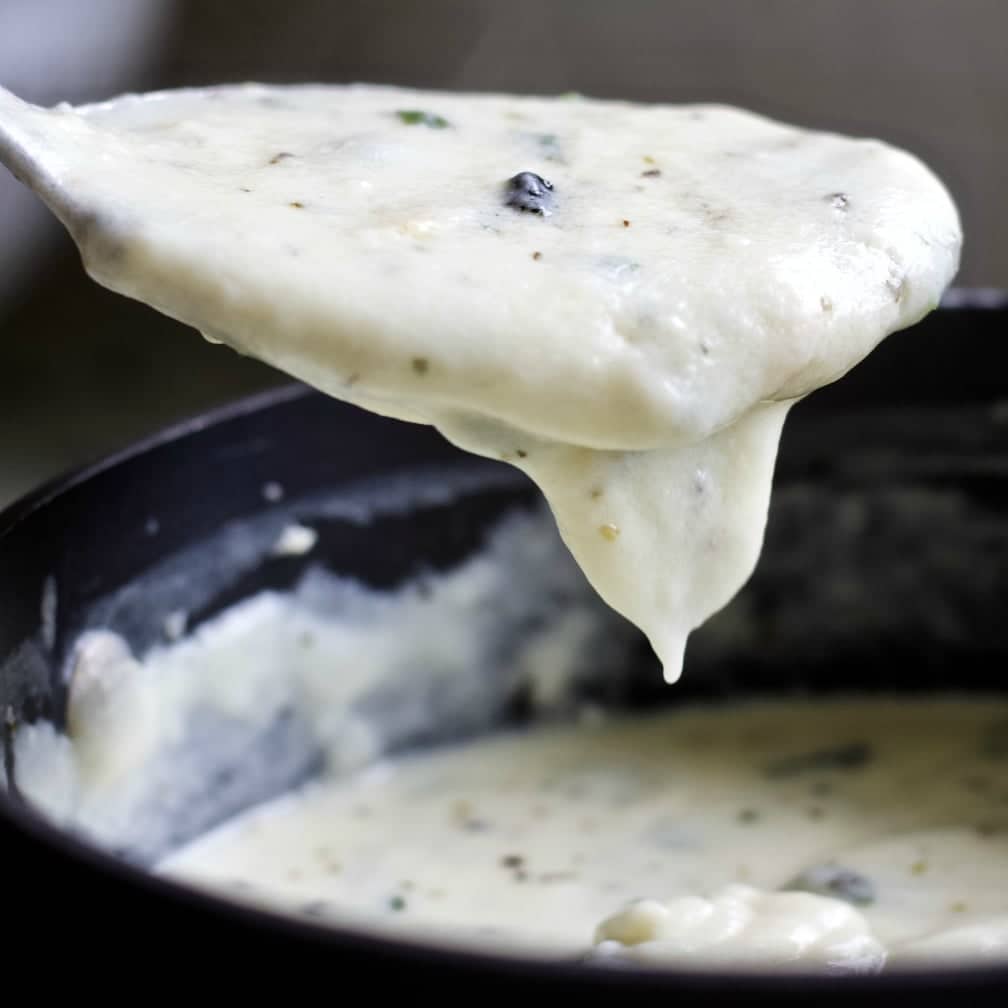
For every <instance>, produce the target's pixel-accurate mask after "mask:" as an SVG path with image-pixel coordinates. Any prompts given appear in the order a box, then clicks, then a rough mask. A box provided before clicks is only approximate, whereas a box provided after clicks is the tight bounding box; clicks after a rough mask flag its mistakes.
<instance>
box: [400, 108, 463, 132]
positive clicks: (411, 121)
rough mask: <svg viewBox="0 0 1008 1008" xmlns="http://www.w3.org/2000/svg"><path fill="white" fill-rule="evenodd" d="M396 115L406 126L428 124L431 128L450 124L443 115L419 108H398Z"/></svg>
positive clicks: (442, 127)
mask: <svg viewBox="0 0 1008 1008" xmlns="http://www.w3.org/2000/svg"><path fill="white" fill-rule="evenodd" d="M396 115H397V116H399V118H400V120H401V121H402V122H404V123H406V125H407V126H429V127H430V128H431V129H444V128H445V127H446V126H450V125H451V123H449V122H448V120H447V119H445V118H444V116H439V115H436V114H435V113H433V112H422V111H421V110H420V109H399V110H398V111H397V112H396Z"/></svg>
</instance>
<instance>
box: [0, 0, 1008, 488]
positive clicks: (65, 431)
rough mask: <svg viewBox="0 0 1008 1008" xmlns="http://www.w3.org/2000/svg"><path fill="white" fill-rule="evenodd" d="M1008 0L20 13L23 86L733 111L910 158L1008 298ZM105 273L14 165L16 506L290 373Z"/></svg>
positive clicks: (336, 2) (4, 23)
mask: <svg viewBox="0 0 1008 1008" xmlns="http://www.w3.org/2000/svg"><path fill="white" fill-rule="evenodd" d="M1006 39H1008V0H620V2H618V3H617V2H613V0H507V2H501V0H496V2H495V0H329V2H326V0H286V2H284V3H280V2H278V0H0V84H3V85H4V86H6V87H8V88H10V89H12V90H14V91H16V92H17V93H19V94H21V95H22V96H23V97H25V98H28V99H30V100H33V101H37V102H41V103H44V104H51V103H54V102H56V101H60V100H67V101H71V102H81V101H90V100H95V99H100V98H104V97H109V96H111V95H113V94H115V93H118V92H121V91H124V90H145V89H149V88H154V87H169V86H173V85H183V84H205V83H215V82H222V81H236V80H250V79H257V80H263V81H305V80H316V81H348V80H367V81H387V82H393V83H400V84H412V85H417V86H428V87H461V88H473V89H499V90H513V91H536V92H553V93H555V92H562V91H569V90H576V91H582V92H585V93H588V94H595V95H601V96H612V97H625V98H631V99H642V100H663V101H677V102H678V101H723V102H729V103H732V104H738V105H742V106H745V107H749V108H752V109H754V110H757V111H760V112H764V113H767V114H770V115H774V116H778V117H780V118H783V119H787V120H791V121H793V122H795V123H799V124H805V125H811V126H817V127H822V128H828V129H836V130H841V131H846V132H853V133H859V134H866V135H874V136H878V137H881V138H883V139H886V140H889V141H892V142H895V143H897V144H900V145H903V146H905V147H908V148H910V149H911V150H913V151H914V152H915V153H917V154H919V155H920V156H921V157H923V158H924V159H925V160H926V161H927V162H928V163H929V164H930V165H931V166H932V167H933V168H934V169H935V170H936V171H938V173H939V174H940V175H941V176H942V177H943V178H944V179H945V181H946V183H947V184H948V185H949V187H950V188H951V189H952V191H953V193H954V195H955V197H956V199H957V200H958V202H959V204H960V207H961V209H962V213H963V218H964V223H965V228H966V252H965V257H964V261H963V268H962V271H961V273H960V277H959V283H960V284H962V285H969V286H982V287H992V288H994V287H1005V286H1008V198H1006V197H1005V195H1004V193H1005V187H1006V185H1008V182H1006V178H1008V66H1006V62H1008V57H1006V49H1008V45H1006ZM282 380H283V378H282V376H280V375H277V374H276V373H275V372H272V371H270V370H269V369H268V368H266V367H264V366H262V365H258V364H256V363H254V362H252V361H248V360H244V359H242V358H239V357H237V356H236V355H234V354H232V353H231V352H230V351H227V350H224V349H223V348H212V347H210V346H209V345H207V344H205V343H204V342H203V341H202V339H200V337H199V336H198V335H197V334H196V333H195V332H193V331H191V330H189V329H187V328H185V327H183V326H180V325H178V324H176V323H173V322H170V321H169V320H167V319H164V318H162V317H160V316H158V315H156V314H155V313H154V312H152V311H150V310H149V309H146V308H144V307H143V306H141V305H137V304H134V303H132V302H129V301H127V300H125V299H123V298H119V297H116V296H115V295H112V294H109V293H107V292H105V291H103V290H101V289H100V288H98V287H97V286H96V285H94V284H93V283H91V282H90V281H88V280H87V279H86V278H85V277H84V275H83V273H82V271H81V269H80V264H79V261H78V259H77V257H76V254H75V251H74V249H73V247H72V246H71V244H70V242H69V239H67V238H66V236H65V235H64V234H62V233H61V231H60V230H59V228H58V227H57V226H56V225H54V224H53V222H52V221H50V220H49V218H48V217H47V215H46V213H45V212H44V211H43V210H42V209H41V207H40V205H39V204H38V203H37V201H36V200H35V199H34V198H33V197H32V196H31V195H30V194H29V193H27V192H26V191H25V190H23V189H21V188H20V187H19V186H18V185H17V184H16V183H15V182H14V181H13V180H12V179H11V178H9V177H8V176H6V175H5V174H3V173H2V170H0V506H2V504H3V503H4V502H5V501H7V500H9V499H10V498H12V497H13V496H15V495H16V494H18V493H20V492H22V491H24V490H26V489H28V488H29V487H31V486H32V485H34V484H36V483H37V482H39V481H40V480H42V479H44V478H46V477H48V476H50V475H52V474H54V473H56V472H59V471H61V470H63V469H65V468H66V467H68V466H72V465H76V464H79V463H80V462H83V461H86V460H88V459H90V458H93V457H95V456H97V455H99V454H101V453H104V452H105V451H107V450H110V449H112V448H115V447H118V446H121V445H123V444H125V443H127V442H129V441H130V440H132V439H134V438H135V437H137V436H140V435H142V434H144V433H147V432H149V431H151V430H152V429H154V428H156V427H158V426H160V425H161V424H163V423H166V422H168V421H171V420H174V419H178V418H180V417H183V416H185V415H187V414H190V413H193V412H195V411H197V410H200V409H203V408H205V407H207V406H210V405H213V404H216V403H220V402H224V401H228V400H231V399H234V398H236V397H238V396H240V395H242V394H245V393H247V392H250V391H253V390H256V389H259V388H263V387H265V386H268V385H270V384H274V383H277V382H280V381H282Z"/></svg>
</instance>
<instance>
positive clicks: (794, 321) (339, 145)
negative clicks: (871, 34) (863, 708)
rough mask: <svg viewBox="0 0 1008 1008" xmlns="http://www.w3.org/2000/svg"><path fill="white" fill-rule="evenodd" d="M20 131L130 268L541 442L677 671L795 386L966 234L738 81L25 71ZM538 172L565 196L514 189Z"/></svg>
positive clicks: (1, 121) (55, 183)
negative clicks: (746, 108)
mask: <svg viewBox="0 0 1008 1008" xmlns="http://www.w3.org/2000/svg"><path fill="white" fill-rule="evenodd" d="M0 158H3V159H4V160H5V161H6V162H7V163H9V164H10V166H11V167H12V168H13V170H14V171H15V172H17V173H19V174H20V175H21V176H22V177H24V178H25V179H26V180H27V181H28V182H29V183H30V184H32V185H33V186H34V187H35V188H36V189H37V191H38V192H39V193H40V195H41V196H42V197H43V198H44V199H45V200H46V201H47V202H48V203H49V205H50V206H51V207H52V209H53V210H54V211H55V212H56V213H57V214H58V215H59V216H60V217H61V219H62V220H63V221H64V222H65V224H66V225H67V227H68V229H69V230H70V232H71V233H72V235H73V236H74V238H75V240H76V241H77V242H78V244H79V245H80V248H81V252H82V254H83V257H84V261H85V265H86V267H87V269H88V271H89V272H90V273H91V275H92V276H93V277H95V278H96V279H97V280H98V281H100V282H101V283H103V284H105V285H107V286H109V287H111V288H113V289H114V290H117V291H121V292H123V293H125V294H128V295H130V296H132V297H136V298H139V299H141V300H143V301H146V302H147V303H149V304H151V305H153V306H155V307H156V308H158V309H160V310H161V311H164V312H166V313H168V314H170V315H172V316H174V317H177V318H179V319H182V320H183V321H185V322H188V323H190V324H192V325H194V326H197V327H198V328H199V329H200V330H202V331H203V332H204V334H206V335H207V337H208V338H210V339H212V340H215V341H220V342H224V343H228V344H230V345H232V346H234V347H235V348H237V349H239V350H240V351H241V352H243V353H247V354H252V355H255V356H256V357H259V358H262V359H263V360H266V361H268V362H270V363H272V364H275V365H277V366H278V367H280V368H282V369H284V370H285V371H288V372H289V373H291V374H293V375H296V376H298V377H300V378H303V379H305V380H306V381H308V382H310V383H312V384H314V385H316V386H318V387H319V388H321V389H324V390H325V391H326V392H328V393H330V394H332V395H334V396H337V397H339V398H342V399H346V400H349V401H352V402H355V403H358V404H360V405H362V406H365V407H367V408H369V409H372V410H376V411H378V412H380V413H384V414H388V415H391V416H395V417H400V418H403V419H407V420H415V421H420V422H425V423H431V424H434V425H435V426H437V427H438V428H439V429H440V430H441V431H442V432H443V433H444V434H445V435H446V436H447V437H449V438H450V439H452V440H453V441H455V442H456V443H457V444H459V445H461V446H463V447H464V448H467V449H469V450H471V451H474V452H478V453H481V454H485V455H487V456H490V457H493V458H503V459H506V460H507V461H509V462H512V463H513V464H515V465H517V466H519V467H520V468H522V469H524V470H525V471H526V472H527V473H529V474H530V475H531V476H532V478H533V479H534V480H535V481H536V482H537V483H538V484H539V485H540V487H541V488H542V489H543V491H544V493H545V495H546V497H547V499H548V501H549V503H550V505H551V507H552V509H553V511H554V513H555V515H556V518H557V522H558V525H559V527H560V530H561V533H562V535H563V536H564V539H565V541H566V542H567V544H568V545H569V547H570V548H571V550H572V552H573V553H574V555H575V556H576V557H577V559H578V562H579V563H580V564H581V566H582V568H583V569H584V571H585V573H586V574H587V576H588V578H589V580H590V581H591V582H592V583H593V585H594V586H595V587H596V588H597V590H598V591H599V593H600V594H601V596H602V597H603V598H604V599H605V600H606V601H608V602H609V603H610V604H611V605H612V606H613V607H614V608H615V609H617V610H619V611H620V612H622V613H623V614H624V615H626V616H627V617H629V618H630V619H631V620H632V621H633V622H635V623H636V624H637V625H639V626H640V627H641V628H642V629H643V630H644V631H645V632H646V633H647V635H648V636H649V638H650V640H651V642H652V644H653V645H654V647H655V649H656V651H657V652H658V653H659V655H660V657H661V658H662V660H663V662H664V665H665V671H666V676H667V678H669V679H670V680H671V679H674V678H676V677H677V676H678V674H679V670H680V667H681V664H682V655H683V649H684V646H685V640H686V636H687V634H688V633H689V631H690V630H691V629H693V628H694V627H696V626H697V625H699V624H700V623H701V622H703V620H705V619H706V618H707V617H708V616H709V615H710V614H711V613H713V612H714V611H716V610H717V609H719V608H720V607H721V606H723V605H724V604H725V603H726V602H727V601H728V600H729V599H730V598H731V596H732V595H733V594H734V593H735V592H736V591H737V590H738V588H739V587H740V585H741V584H742V583H743V582H744V581H745V579H746V578H747V577H748V575H749V574H750V572H751V571H752V568H753V566H754V564H755V562H756V560H757V556H758V553H759V549H760V545H761V541H762V534H763V529H764V524H765V520H766V510H767V502H768V495H769V488H770V482H771V476H772V469H773V463H774V458H775V454H776V448H777V442H778V438H779V434H780V429H781V424H782V423H783V420H784V416H785V413H786V411H787V408H788V405H789V404H790V403H791V402H793V401H794V400H795V399H797V398H799V397H801V396H803V395H805V394H807V393H808V392H810V391H812V390H814V389H815V388H817V387H818V386H820V385H822V384H824V383H826V382H829V381H832V380H833V379H835V378H837V377H839V376H840V375H842V374H843V373H844V372H846V371H847V370H848V369H849V368H851V367H852V366H853V365H854V364H856V363H857V362H858V361H859V360H860V359H861V358H862V357H863V356H864V355H865V354H867V353H868V352H869V351H870V350H871V349H872V348H873V347H874V346H875V345H876V344H877V343H878V342H879V341H880V340H881V339H882V338H883V337H884V336H886V335H887V334H888V333H890V332H892V331H893V330H895V329H898V328H901V327H903V326H906V325H909V324H911V323H913V322H915V321H917V320H918V319H919V318H921V317H922V316H923V315H924V314H925V313H926V312H927V311H929V310H930V309H931V308H933V307H934V306H935V305H936V304H937V302H938V299H939V297H940V295H941V293H942V291H943V290H944V289H945V287H946V285H947V284H948V283H949V282H950V280H951V278H952V276H953V274H954V272H955V269H956V267H957V263H958V256H959V247H960V240H961V239H960V230H959V222H958V218H957V214H956V210H955V207H954V205H953V203H952V201H951V200H950V198H949V196H948V194H947V193H946V191H945V189H944V188H943V187H942V185H941V183H940V182H938V180H937V179H936V178H935V177H934V176H933V175H932V174H931V173H930V172H929V171H928V170H927V169H926V168H925V167H924V166H923V165H922V164H921V163H920V162H919V161H917V160H916V159H915V158H913V157H912V156H911V155H909V154H906V153H904V152H902V151H899V150H896V149H893V148H892V147H889V146H887V145H885V144H883V143H880V142H877V141H866V140H854V139H850V138H846V137H840V136H836V135H832V134H826V133H817V132H811V131H805V130H799V129H795V128H792V127H789V126H786V125H782V124H780V123H776V122H772V121H770V120H767V119H764V118H761V117H759V116H756V115H752V114H749V113H746V112H743V111H739V110H737V109H732V108H727V107H721V106H706V105H696V106H667V105H650V106H643V105H633V104H628V103H621V102H614V101H599V100H593V99H586V98H566V99H565V98H531V97H516V96H508V95H459V94H448V93H437V92H417V91H412V90H406V89H397V88H391V87H375V86H363V85H357V86H325V87H323V86H302V87H263V86H257V85H249V86H237V87H221V88H211V89H207V90H187V91H177V92H168V93H162V94H156V95H147V96H132V97H125V98H121V99H117V100H115V101H112V102H109V103H106V104H102V105H95V106H89V107H85V108H79V109H74V108H71V107H69V106H60V107H58V108H56V109H54V110H42V109H38V108H34V107H31V106H28V105H26V104H24V103H22V102H19V101H18V100H17V99H16V98H14V97H13V96H11V95H9V94H7V93H6V92H0ZM523 172H531V173H535V174H537V175H538V176H541V177H542V178H545V179H547V180H548V181H549V182H550V183H551V184H552V189H551V190H548V191H543V190H542V187H541V186H540V192H544V200H545V201H543V200H538V198H535V199H531V200H530V199H529V198H527V197H522V198H523V199H524V200H525V205H526V206H531V207H532V208H533V209H536V208H540V209H543V210H544V211H547V212H544V213H543V214H539V213H536V212H525V211H523V210H521V209H518V208H516V207H515V206H512V205H508V204H509V201H510V202H513V200H514V197H515V191H514V190H513V189H509V187H508V180H509V179H512V178H515V177H516V176H518V175H519V174H520V173H523ZM536 184H537V185H538V184H539V183H536Z"/></svg>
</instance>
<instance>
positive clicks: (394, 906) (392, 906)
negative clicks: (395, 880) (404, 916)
mask: <svg viewBox="0 0 1008 1008" xmlns="http://www.w3.org/2000/svg"><path fill="white" fill-rule="evenodd" d="M388 908H389V910H393V911H395V912H396V913H399V912H400V911H402V910H405V909H406V900H405V899H403V897H402V896H399V895H398V894H397V895H395V896H393V897H392V898H391V899H390V900H389V901H388Z"/></svg>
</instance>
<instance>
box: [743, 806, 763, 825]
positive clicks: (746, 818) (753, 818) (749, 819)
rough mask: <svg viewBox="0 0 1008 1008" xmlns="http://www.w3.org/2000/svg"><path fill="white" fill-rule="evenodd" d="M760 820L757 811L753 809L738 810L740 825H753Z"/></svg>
mask: <svg viewBox="0 0 1008 1008" xmlns="http://www.w3.org/2000/svg"><path fill="white" fill-rule="evenodd" d="M759 818H760V814H759V811H758V810H757V809H754V808H744V809H740V810H739V814H738V821H739V822H740V823H747V824H748V823H754V822H757V821H758V820H759Z"/></svg>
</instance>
